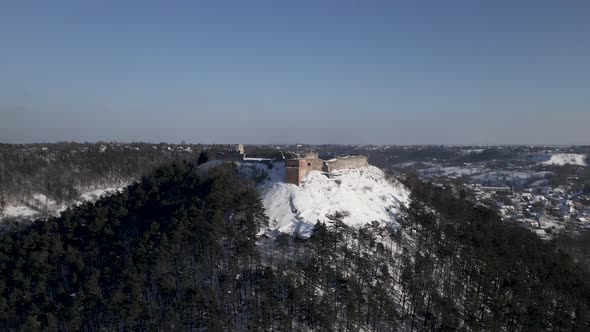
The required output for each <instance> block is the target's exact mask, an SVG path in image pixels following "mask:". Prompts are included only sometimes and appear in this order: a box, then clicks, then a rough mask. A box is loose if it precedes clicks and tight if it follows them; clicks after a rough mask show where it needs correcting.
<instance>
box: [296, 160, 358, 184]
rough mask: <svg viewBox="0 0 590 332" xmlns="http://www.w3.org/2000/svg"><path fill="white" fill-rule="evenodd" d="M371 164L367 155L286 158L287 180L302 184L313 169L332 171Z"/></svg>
mask: <svg viewBox="0 0 590 332" xmlns="http://www.w3.org/2000/svg"><path fill="white" fill-rule="evenodd" d="M367 166H369V162H368V160H367V157H366V156H348V157H342V158H335V159H331V160H322V159H319V158H305V159H287V160H285V169H286V172H285V182H286V183H292V184H295V185H300V184H301V180H303V178H305V175H307V173H309V172H311V171H320V172H331V171H335V170H338V169H346V168H360V167H367Z"/></svg>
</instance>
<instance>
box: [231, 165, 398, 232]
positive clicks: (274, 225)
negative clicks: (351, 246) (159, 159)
mask: <svg viewBox="0 0 590 332" xmlns="http://www.w3.org/2000/svg"><path fill="white" fill-rule="evenodd" d="M268 165H272V166H268ZM240 171H241V172H242V173H244V174H247V175H250V176H253V177H254V178H258V179H261V178H263V179H264V180H262V181H260V182H261V183H260V184H259V189H260V193H261V196H262V201H263V204H264V207H265V209H266V213H267V215H268V217H269V219H270V227H269V230H268V231H269V232H271V233H273V232H275V231H279V232H281V233H289V234H299V235H300V236H302V237H308V236H310V234H311V230H312V229H313V226H314V225H315V223H316V222H317V221H318V220H320V221H327V220H328V219H327V217H326V214H333V213H334V212H343V213H345V214H346V215H347V216H346V217H345V218H344V220H343V221H344V222H345V223H346V224H347V225H349V226H352V227H360V226H363V225H365V224H367V223H369V222H371V221H379V222H381V223H390V224H392V225H396V224H397V222H396V220H397V218H398V215H399V211H400V208H401V207H402V206H403V205H407V204H409V191H408V190H407V189H406V188H405V187H404V186H403V185H402V184H401V183H399V182H397V181H396V180H391V181H390V180H388V179H386V177H385V174H384V173H383V171H381V170H380V169H379V168H377V167H374V166H369V167H365V168H359V169H345V170H339V171H334V172H332V173H330V174H327V173H323V172H319V171H312V172H310V173H309V174H307V176H306V177H305V179H304V180H303V182H302V184H301V186H300V187H298V186H296V185H294V184H289V183H284V182H283V178H284V175H285V167H284V164H283V163H282V162H275V163H272V164H270V163H269V164H264V163H242V164H241V165H240ZM265 174H266V176H265Z"/></svg>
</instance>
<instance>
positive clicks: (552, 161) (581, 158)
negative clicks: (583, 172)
mask: <svg viewBox="0 0 590 332" xmlns="http://www.w3.org/2000/svg"><path fill="white" fill-rule="evenodd" d="M542 164H543V165H556V166H563V165H567V164H569V165H578V166H586V155H583V154H576V153H556V154H553V155H551V157H550V158H549V160H547V161H544V162H543V163H542Z"/></svg>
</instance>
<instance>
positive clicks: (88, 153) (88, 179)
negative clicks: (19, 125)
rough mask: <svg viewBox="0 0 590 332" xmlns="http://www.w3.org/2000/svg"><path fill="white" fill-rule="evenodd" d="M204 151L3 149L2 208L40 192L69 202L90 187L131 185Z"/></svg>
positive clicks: (61, 146)
mask: <svg viewBox="0 0 590 332" xmlns="http://www.w3.org/2000/svg"><path fill="white" fill-rule="evenodd" d="M198 149H201V147H200V146H190V145H185V146H181V145H170V144H147V143H132V144H119V143H55V144H0V188H1V189H2V190H0V207H2V204H3V203H4V204H6V203H9V202H10V201H14V200H19V199H23V198H27V197H30V196H32V194H34V193H41V194H44V195H46V196H48V197H51V198H52V199H54V200H56V201H68V200H72V199H75V198H77V197H78V195H79V194H80V192H81V191H82V190H84V189H85V188H95V187H105V186H113V185H119V186H120V185H125V184H126V183H128V182H129V181H131V180H134V179H137V178H139V177H140V176H141V175H142V174H145V173H146V172H149V171H151V170H153V169H154V168H156V167H157V166H160V165H163V164H165V163H169V162H171V161H173V160H174V159H176V158H189V157H190V156H196V155H197V153H198V151H199V150H198ZM195 151H197V152H195Z"/></svg>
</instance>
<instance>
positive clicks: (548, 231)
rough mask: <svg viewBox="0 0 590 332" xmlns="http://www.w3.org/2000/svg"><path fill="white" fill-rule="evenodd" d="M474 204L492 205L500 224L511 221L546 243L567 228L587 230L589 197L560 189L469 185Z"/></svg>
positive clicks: (589, 214) (589, 209)
mask: <svg viewBox="0 0 590 332" xmlns="http://www.w3.org/2000/svg"><path fill="white" fill-rule="evenodd" d="M470 187H471V189H472V192H473V193H474V196H475V200H476V201H477V202H479V203H481V204H484V205H488V206H490V205H495V206H496V207H497V209H498V212H499V213H500V215H501V217H502V218H503V220H506V221H514V222H517V223H519V224H520V225H522V226H523V227H527V228H529V229H531V230H532V231H534V232H535V233H537V234H538V235H539V236H540V237H542V238H546V239H549V238H551V237H552V235H553V234H555V233H556V232H559V231H560V230H562V229H564V228H565V227H567V226H568V225H570V226H579V227H590V195H589V194H584V193H580V192H578V193H571V192H567V191H566V190H564V189H562V188H550V187H541V188H535V189H530V188H529V189H523V190H520V191H512V190H510V188H508V187H483V186H481V185H477V184H476V185H470Z"/></svg>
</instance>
